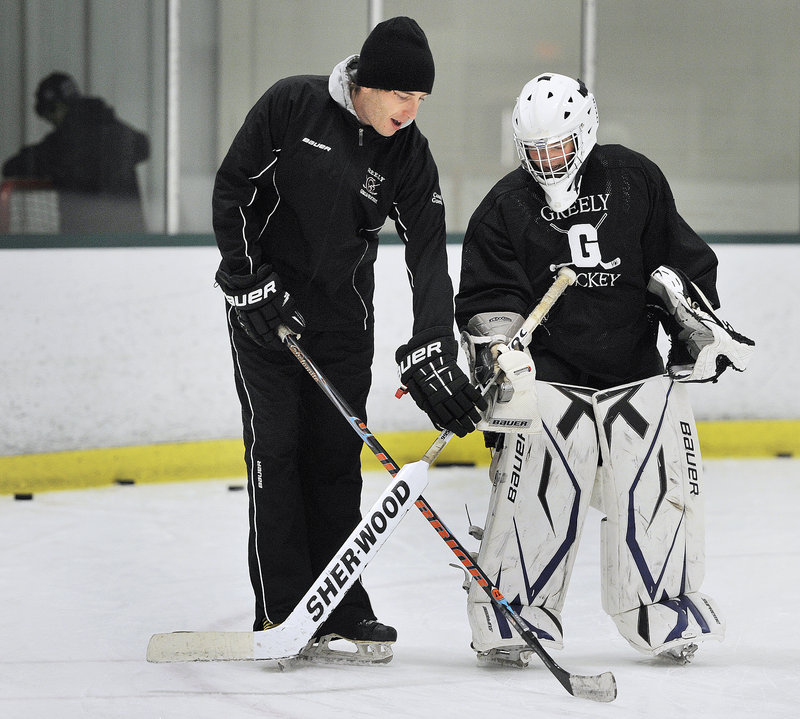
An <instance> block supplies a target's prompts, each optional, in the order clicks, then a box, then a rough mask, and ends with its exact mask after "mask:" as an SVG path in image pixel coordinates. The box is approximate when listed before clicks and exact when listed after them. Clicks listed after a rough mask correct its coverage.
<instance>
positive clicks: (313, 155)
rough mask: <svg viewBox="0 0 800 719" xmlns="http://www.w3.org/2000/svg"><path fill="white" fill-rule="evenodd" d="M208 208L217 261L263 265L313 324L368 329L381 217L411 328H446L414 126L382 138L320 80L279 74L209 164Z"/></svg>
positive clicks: (428, 170) (240, 268) (422, 149)
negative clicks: (407, 291)
mask: <svg viewBox="0 0 800 719" xmlns="http://www.w3.org/2000/svg"><path fill="white" fill-rule="evenodd" d="M213 217H214V230H215V233H216V238H217V243H218V245H219V248H220V251H221V252H222V263H221V265H220V267H221V269H223V270H224V271H225V272H227V273H228V274H231V275H250V274H252V273H254V272H255V271H256V270H257V269H258V268H259V267H260V266H262V265H265V264H269V265H271V266H272V268H273V269H274V270H275V271H276V272H277V273H278V275H279V276H280V277H281V279H282V281H283V284H284V286H285V288H286V289H287V290H288V291H289V292H290V293H291V294H292V296H293V297H294V298H295V300H296V302H297V307H298V309H299V310H300V312H301V313H302V314H303V316H304V317H305V319H306V322H307V324H308V327H309V329H314V330H316V331H326V330H359V329H361V330H367V329H371V327H372V323H373V314H372V297H373V288H374V277H373V264H374V262H375V258H376V256H377V245H378V231H379V230H380V229H381V227H383V224H384V222H385V220H386V219H387V217H389V218H392V219H393V220H394V221H395V225H396V227H397V231H398V233H399V235H400V237H401V239H402V240H403V242H404V243H405V261H406V268H405V269H406V270H407V272H408V275H409V278H410V281H411V283H412V288H413V312H414V327H413V332H414V333H416V332H420V331H423V330H428V329H431V328H433V327H441V328H442V332H443V334H444V333H447V334H450V335H452V326H453V287H452V282H451V281H450V277H449V275H448V274H447V256H446V248H445V238H446V235H445V223H444V205H443V203H442V197H441V194H440V189H439V177H438V171H437V168H436V165H435V163H434V160H433V157H432V156H431V153H430V150H429V147H428V142H427V140H426V139H425V137H424V136H423V135H422V133H421V132H420V131H419V129H418V128H417V125H416V123H412V124H411V125H409V126H408V127H405V128H402V129H400V130H398V131H397V132H396V133H395V134H394V135H393V136H392V137H389V138H386V137H382V136H381V135H380V134H378V133H377V132H375V130H373V129H372V128H371V127H369V126H363V125H361V124H360V123H359V121H358V119H357V118H356V117H355V115H353V113H351V112H349V111H348V110H347V109H346V108H344V107H342V106H341V105H340V104H339V103H337V102H336V101H335V100H334V99H333V98H332V96H331V94H330V93H329V90H328V77H323V76H311V75H307V76H297V77H291V78H287V79H285V80H281V81H280V82H278V83H276V84H275V85H274V86H273V87H271V88H270V89H269V90H268V91H267V92H266V93H265V94H264V95H263V96H262V97H261V99H260V100H259V101H258V102H257V103H256V105H255V106H254V107H253V109H252V110H251V111H250V113H249V114H248V116H247V118H246V120H245V122H244V125H243V126H242V128H241V130H240V131H239V133H238V134H237V135H236V138H235V139H234V141H233V144H232V145H231V148H230V150H229V152H228V154H227V156H226V157H225V159H224V160H223V162H222V165H221V167H220V169H219V171H218V173H217V178H216V183H215V187H214V198H213ZM398 271H400V272H402V271H403V268H402V267H398Z"/></svg>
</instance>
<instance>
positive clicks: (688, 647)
mask: <svg viewBox="0 0 800 719" xmlns="http://www.w3.org/2000/svg"><path fill="white" fill-rule="evenodd" d="M696 651H697V644H683V645H681V646H679V647H672V648H671V649H667V650H666V651H665V652H661V654H657V655H656V656H658V657H663V658H664V659H667V660H668V661H671V662H675V664H688V663H689V662H691V661H692V659H693V658H694V653H695V652H696Z"/></svg>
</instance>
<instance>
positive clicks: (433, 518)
mask: <svg viewBox="0 0 800 719" xmlns="http://www.w3.org/2000/svg"><path fill="white" fill-rule="evenodd" d="M574 281H575V273H574V272H573V271H572V270H571V269H569V268H562V269H561V270H560V271H559V274H558V277H557V278H556V280H555V282H554V283H553V285H552V286H551V287H550V289H549V290H548V291H547V293H546V294H545V295H544V297H543V298H542V299H541V301H540V302H539V303H538V304H537V305H536V307H535V308H534V309H533V311H532V312H531V313H530V314H529V315H528V317H527V318H526V319H525V321H524V322H523V324H522V326H521V327H520V328H519V330H518V331H517V333H516V334H515V335H514V337H513V339H512V340H511V341H510V342H509V347H511V348H513V349H522V348H523V347H525V346H527V345H528V344H529V343H530V340H531V337H530V335H531V333H532V332H533V330H534V329H535V328H536V327H537V326H538V325H539V324H540V323H541V321H542V319H543V318H544V316H545V315H546V314H547V312H548V311H549V310H550V308H551V307H552V306H553V304H554V303H555V301H556V300H557V299H558V298H559V297H560V296H561V294H562V293H563V292H564V290H565V289H566V288H567V287H568V286H569V285H571V284H572V283H573V282H574ZM284 342H285V343H286V345H287V346H288V347H289V350H290V351H291V352H292V354H293V355H294V356H295V358H296V359H297V360H298V362H300V364H301V365H302V366H303V367H304V368H305V369H306V371H307V372H308V373H309V375H310V376H311V377H312V379H314V381H315V382H316V383H317V384H318V385H319V386H320V388H321V389H322V391H323V392H324V393H325V394H326V395H327V396H328V398H329V399H330V400H331V401H332V402H333V404H334V405H335V406H336V407H337V409H339V411H340V412H341V414H342V415H343V416H344V417H345V419H347V420H348V422H349V423H350V425H351V426H352V427H353V429H354V431H355V432H356V433H357V434H358V435H359V436H360V437H361V438H362V440H363V441H364V443H365V444H366V445H367V446H368V447H369V449H370V450H371V451H372V453H373V454H374V455H375V457H376V458H377V459H378V460H379V461H380V462H381V464H382V465H383V466H384V468H385V469H386V470H387V471H388V472H389V473H390V474H391V475H392V476H395V475H397V473H398V469H397V464H396V463H395V462H394V460H393V459H392V458H391V456H390V455H389V453H388V452H387V451H386V450H385V449H384V448H383V447H382V446H381V444H380V442H378V440H377V439H375V436H374V435H373V434H372V433H371V432H370V431H369V429H368V427H367V426H366V424H365V423H364V422H363V421H362V420H360V419H359V418H358V417H357V416H356V415H355V413H354V412H353V411H352V410H351V409H350V407H349V406H348V405H347V403H346V402H345V400H344V399H343V398H342V397H341V395H340V394H339V393H338V392H337V391H336V389H335V388H334V387H333V386H331V384H330V383H329V382H328V381H327V380H326V379H325V376H324V375H323V374H322V372H321V371H320V369H319V368H318V367H317V366H316V365H315V364H314V362H313V361H312V360H311V358H310V357H309V356H308V355H307V354H306V353H305V352H304V351H303V349H302V348H301V347H300V345H299V344H298V342H297V340H296V339H295V338H294V337H293V336H292V335H290V334H286V335H285V337H284ZM496 379H497V375H495V377H493V378H492V380H491V381H490V382H489V383H488V384H487V385H486V386H485V387H484V388H483V391H484V393H486V392H487V391H488V389H489V387H490V386H491V385H492V384H493V383H494V381H495V380H496ZM452 437H453V433H452V432H450V431H449V430H443V431H442V433H441V434H440V435H439V436H438V437H437V438H436V440H435V441H434V443H433V444H432V445H431V446H430V448H429V449H428V451H427V452H426V453H425V454H424V455H423V457H422V459H421V460H420V462H415V463H412V465H406V466H405V467H404V468H403V469H405V468H406V467H409V466H414V465H420V464H424V465H427V466H430V465H431V464H432V463H433V462H434V461H435V460H436V458H437V457H438V456H439V454H441V452H442V450H443V449H444V448H445V446H446V445H447V443H448V442H449V441H450V439H452ZM426 485H427V482H426ZM415 505H416V507H417V509H419V510H420V512H421V513H422V515H423V516H424V517H425V519H427V520H428V522H429V523H430V525H431V526H432V527H433V528H434V529H435V530H436V532H437V533H438V534H439V536H440V537H441V538H442V539H443V540H444V542H445V543H446V544H447V546H448V547H450V549H451V550H452V551H453V553H454V554H455V555H456V557H457V558H458V560H459V561H460V562H461V564H462V565H463V566H464V568H465V570H466V571H467V572H468V573H469V574H470V575H471V576H472V577H473V578H474V579H475V581H476V582H477V583H478V585H479V586H480V587H481V588H482V589H483V590H484V591H485V592H486V594H487V595H488V596H489V598H490V599H491V601H492V603H493V604H494V605H495V606H496V607H497V608H498V609H499V610H500V612H501V613H502V614H503V615H504V616H505V617H506V619H508V621H509V623H510V624H512V625H513V626H514V628H515V629H516V630H517V632H518V633H519V635H520V636H521V637H522V639H523V641H524V642H525V643H526V644H527V645H528V646H529V647H530V648H531V649H532V650H533V651H534V652H535V653H536V655H537V656H538V657H539V658H540V659H541V660H542V663H543V664H544V665H545V666H546V667H547V668H548V669H549V670H550V672H551V673H552V674H553V675H554V676H555V677H556V679H558V681H559V682H560V683H561V685H562V686H563V687H564V688H565V689H566V690H567V691H568V692H569V693H570V694H572V695H573V696H576V697H580V698H583V699H590V700H592V701H598V702H610V701H612V700H613V699H614V698H615V697H616V695H617V688H616V680H615V679H614V675H613V674H612V673H611V672H604V673H603V674H599V675H592V676H581V675H576V674H572V673H570V672H568V671H566V670H565V669H563V668H562V667H560V666H559V665H558V664H557V663H556V662H555V660H554V659H553V658H552V657H551V656H550V655H549V654H548V653H547V651H546V650H545V649H544V647H543V646H542V645H541V643H540V642H539V640H538V639H537V638H536V635H535V634H534V633H533V632H532V631H531V630H530V629H529V628H528V626H526V624H525V622H524V620H523V619H522V618H521V617H520V616H519V614H517V613H516V612H515V611H514V609H513V608H512V607H511V606H510V605H509V603H508V600H506V598H505V597H504V596H503V594H502V592H501V591H500V590H499V589H498V588H497V587H496V586H494V585H493V584H492V582H491V580H490V579H489V578H488V576H487V575H486V573H485V572H484V571H483V570H482V569H481V568H480V567H479V566H478V565H477V563H476V562H474V561H473V560H472V558H471V557H470V554H469V551H468V550H467V549H466V548H465V547H464V545H462V544H461V542H459V541H458V539H456V537H455V536H454V535H453V533H452V532H450V530H449V529H448V528H447V527H446V525H445V524H444V522H443V521H442V519H441V517H439V515H438V514H437V513H436V512H435V511H434V509H433V508H432V507H431V505H430V504H429V503H428V502H427V500H425V498H424V497H422V496H421V495H420V497H419V499H417V501H416V503H415Z"/></svg>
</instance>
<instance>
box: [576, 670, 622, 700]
mask: <svg viewBox="0 0 800 719" xmlns="http://www.w3.org/2000/svg"><path fill="white" fill-rule="evenodd" d="M568 691H569V693H570V694H572V696H574V697H578V698H580V699H588V700H589V701H593V702H612V701H614V699H616V698H617V680H616V679H615V678H614V675H613V674H612V673H611V672H603V673H602V674H596V675H594V676H579V675H577V674H570V675H569V687H568Z"/></svg>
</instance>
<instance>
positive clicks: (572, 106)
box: [511, 72, 599, 212]
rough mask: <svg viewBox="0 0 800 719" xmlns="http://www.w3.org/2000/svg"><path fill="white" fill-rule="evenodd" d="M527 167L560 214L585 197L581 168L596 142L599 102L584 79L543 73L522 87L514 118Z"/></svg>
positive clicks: (521, 156) (520, 154)
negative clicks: (581, 192)
mask: <svg viewBox="0 0 800 719" xmlns="http://www.w3.org/2000/svg"><path fill="white" fill-rule="evenodd" d="M511 121H512V124H513V126H514V144H515V145H516V148H517V156H518V157H519V159H520V162H521V163H522V166H523V167H524V168H525V169H526V170H527V171H528V172H529V173H530V174H531V175H532V176H533V179H534V180H536V182H538V183H539V185H541V187H542V189H543V190H544V193H545V197H546V198H547V204H548V205H549V206H550V207H551V208H552V209H553V210H555V211H556V212H562V211H564V210H567V209H569V207H571V206H572V204H573V203H574V202H575V200H577V199H578V194H579V193H580V169H581V167H582V166H583V163H584V162H585V161H586V158H587V157H588V156H589V153H590V152H591V150H592V148H593V147H594V146H595V144H597V125H598V123H599V118H598V115H597V104H596V103H595V100H594V95H592V93H590V92H589V91H588V90H587V89H586V85H584V84H583V82H581V81H580V80H573V79H572V78H571V77H566V76H564V75H557V74H555V73H552V72H548V73H544V74H542V75H538V76H537V77H535V78H533V80H531V81H530V82H529V83H527V84H526V85H525V87H523V88H522V91H521V92H520V95H519V97H518V98H517V103H516V105H515V106H514V113H513V115H512V118H511Z"/></svg>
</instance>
